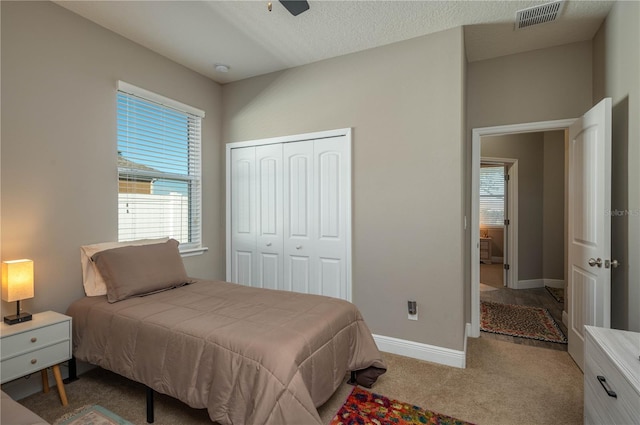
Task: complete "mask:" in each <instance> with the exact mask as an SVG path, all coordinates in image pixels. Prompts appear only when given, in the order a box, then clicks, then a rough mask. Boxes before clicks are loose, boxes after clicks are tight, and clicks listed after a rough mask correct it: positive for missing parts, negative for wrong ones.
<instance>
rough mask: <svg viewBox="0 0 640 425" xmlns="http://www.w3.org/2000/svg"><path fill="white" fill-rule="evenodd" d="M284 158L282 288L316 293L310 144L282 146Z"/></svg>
mask: <svg viewBox="0 0 640 425" xmlns="http://www.w3.org/2000/svg"><path fill="white" fill-rule="evenodd" d="M283 158H284V185H285V189H284V223H285V234H284V250H283V251H284V288H283V289H285V290H287V291H295V292H303V293H315V291H313V285H312V278H313V276H314V275H315V270H314V266H315V264H314V261H313V259H314V257H315V245H314V242H315V240H316V238H317V236H316V233H315V226H314V225H313V223H314V222H315V220H316V217H315V214H314V212H315V202H314V200H315V197H314V196H313V174H314V171H313V165H314V161H313V141H304V142H294V143H285V144H284V146H283Z"/></svg>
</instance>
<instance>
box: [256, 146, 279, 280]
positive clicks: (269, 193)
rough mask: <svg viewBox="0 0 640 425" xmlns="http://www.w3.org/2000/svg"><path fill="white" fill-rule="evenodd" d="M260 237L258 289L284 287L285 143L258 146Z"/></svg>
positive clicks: (257, 183) (257, 246)
mask: <svg viewBox="0 0 640 425" xmlns="http://www.w3.org/2000/svg"><path fill="white" fill-rule="evenodd" d="M256 167H257V170H256V194H257V200H256V204H257V207H256V208H257V210H256V213H257V217H256V223H257V237H256V249H257V252H258V256H259V261H258V275H257V280H256V286H259V287H262V288H270V289H281V288H282V287H283V267H284V262H283V255H282V250H283V217H284V215H283V209H282V204H283V194H282V192H283V170H282V144H274V145H265V146H258V147H256Z"/></svg>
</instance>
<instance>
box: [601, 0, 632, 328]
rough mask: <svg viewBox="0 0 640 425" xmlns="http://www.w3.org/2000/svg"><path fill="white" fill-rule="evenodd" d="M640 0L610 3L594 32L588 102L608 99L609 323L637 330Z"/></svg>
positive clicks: (617, 326)
mask: <svg viewBox="0 0 640 425" xmlns="http://www.w3.org/2000/svg"><path fill="white" fill-rule="evenodd" d="M638 40H640V3H638V2H635V1H624V2H622V1H618V2H615V4H614V6H613V8H612V10H611V12H610V13H609V16H608V17H607V20H606V21H605V23H604V25H603V26H602V27H601V28H600V30H599V31H598V33H597V34H596V36H595V37H594V49H593V55H594V68H593V74H594V79H593V86H594V89H593V103H594V104H595V103H597V102H598V101H600V100H601V99H602V98H603V97H611V98H612V105H613V111H612V162H613V166H612V192H611V209H612V210H613V211H618V212H619V215H618V214H615V215H613V216H612V218H611V243H612V246H611V251H612V257H613V258H615V259H617V260H618V261H620V262H621V266H620V267H618V268H617V269H615V270H614V271H613V272H612V275H611V276H612V284H611V296H612V300H611V301H612V305H611V325H612V326H613V327H615V328H619V329H629V330H634V331H636V332H638V331H640V261H638V259H640V48H639V47H638V43H639V42H638Z"/></svg>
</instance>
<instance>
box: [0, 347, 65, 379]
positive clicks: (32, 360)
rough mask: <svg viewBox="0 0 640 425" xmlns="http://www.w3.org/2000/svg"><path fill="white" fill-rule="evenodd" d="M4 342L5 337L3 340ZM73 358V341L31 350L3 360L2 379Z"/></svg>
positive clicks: (25, 373) (22, 374)
mask: <svg viewBox="0 0 640 425" xmlns="http://www.w3.org/2000/svg"><path fill="white" fill-rule="evenodd" d="M2 342H3V344H4V339H3V340H2ZM70 358H71V342H70V341H69V340H68V339H67V340H66V341H62V342H59V343H57V344H54V345H51V346H49V347H45V348H41V349H39V350H35V351H31V352H28V353H25V354H21V355H19V356H15V357H12V358H10V359H6V360H3V361H2V369H1V370H0V376H1V379H0V381H2V382H3V383H4V382H7V381H11V380H12V379H16V378H20V377H21V376H24V375H28V374H30V373H34V372H37V371H39V370H42V369H45V368H47V367H49V366H53V365H56V364H58V363H62V362H64V361H65V360H69V359H70Z"/></svg>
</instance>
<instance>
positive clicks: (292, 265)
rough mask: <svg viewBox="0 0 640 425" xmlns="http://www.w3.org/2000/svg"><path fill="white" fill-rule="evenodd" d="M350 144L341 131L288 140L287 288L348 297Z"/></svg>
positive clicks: (286, 154)
mask: <svg viewBox="0 0 640 425" xmlns="http://www.w3.org/2000/svg"><path fill="white" fill-rule="evenodd" d="M347 150H348V144H347V143H346V142H345V140H344V138H342V137H334V138H329V139H319V140H308V141H304V142H295V143H286V144H285V145H284V162H285V165H284V182H285V191H284V192H285V193H284V205H285V213H284V223H285V224H284V227H285V240H284V273H285V289H287V290H290V291H296V292H304V293H309V294H320V295H327V296H331V297H336V298H342V299H347V297H348V294H347V293H346V291H347V289H346V279H347V265H346V256H347V237H346V232H347V209H346V202H345V196H348V194H347V191H346V188H345V184H346V175H347V173H348V172H349V164H348V158H347V155H345V153H346V152H347Z"/></svg>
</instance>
